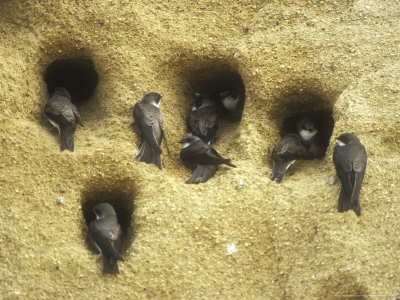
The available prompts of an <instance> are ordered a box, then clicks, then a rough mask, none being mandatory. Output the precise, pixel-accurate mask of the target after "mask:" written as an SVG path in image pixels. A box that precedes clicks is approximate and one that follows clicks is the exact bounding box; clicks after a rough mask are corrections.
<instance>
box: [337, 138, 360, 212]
mask: <svg viewBox="0 0 400 300" xmlns="http://www.w3.org/2000/svg"><path fill="white" fill-rule="evenodd" d="M337 140H338V141H339V144H338V145H336V146H335V148H334V150H333V163H334V164H335V168H336V172H337V174H338V176H339V179H340V181H341V182H342V188H341V190H340V196H339V202H338V211H339V212H344V211H347V210H349V209H353V210H354V211H355V213H356V214H357V216H361V204H360V190H361V184H362V181H363V178H364V173H365V169H366V167H367V153H366V151H365V147H364V145H363V144H361V142H360V140H359V139H358V138H357V136H356V135H355V134H353V133H343V134H341V135H340V136H339V137H338V138H337Z"/></svg>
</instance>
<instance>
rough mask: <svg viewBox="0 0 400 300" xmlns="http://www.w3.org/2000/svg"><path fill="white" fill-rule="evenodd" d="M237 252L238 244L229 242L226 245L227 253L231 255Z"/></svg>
mask: <svg viewBox="0 0 400 300" xmlns="http://www.w3.org/2000/svg"><path fill="white" fill-rule="evenodd" d="M235 252H236V245H235V244H229V245H228V246H227V247H226V255H231V254H233V253H235Z"/></svg>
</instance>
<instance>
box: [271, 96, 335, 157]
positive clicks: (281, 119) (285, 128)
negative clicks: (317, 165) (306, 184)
mask: <svg viewBox="0 0 400 300" xmlns="http://www.w3.org/2000/svg"><path fill="white" fill-rule="evenodd" d="M272 116H273V118H275V119H276V123H277V126H278V128H279V134H280V136H281V137H283V136H285V135H286V134H288V133H298V132H297V125H298V123H299V122H300V121H301V120H302V119H304V118H310V119H312V120H314V122H315V123H316V127H317V128H318V133H317V138H316V143H317V144H318V145H319V146H320V147H321V150H322V153H321V154H320V155H318V157H316V158H323V157H324V156H325V153H326V150H327V148H328V146H329V141H330V138H331V135H332V132H333V128H334V125H335V122H334V119H333V116H332V107H331V105H330V102H328V101H326V100H324V99H321V98H320V97H318V96H316V95H313V94H307V93H302V94H293V95H290V96H287V97H285V98H284V99H282V100H281V101H280V103H279V105H278V109H276V111H275V113H273V114H272Z"/></svg>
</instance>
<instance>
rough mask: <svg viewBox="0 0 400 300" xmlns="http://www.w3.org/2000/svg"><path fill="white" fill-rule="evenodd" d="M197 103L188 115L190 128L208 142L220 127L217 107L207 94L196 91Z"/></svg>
mask: <svg viewBox="0 0 400 300" xmlns="http://www.w3.org/2000/svg"><path fill="white" fill-rule="evenodd" d="M196 98H197V100H196V103H195V104H194V105H193V106H192V110H191V112H190V113H189V117H188V121H187V124H188V127H189V130H190V131H191V132H192V133H193V134H194V135H195V136H198V137H199V138H201V139H202V140H203V141H204V142H206V143H208V142H209V141H211V139H212V138H213V137H214V135H215V133H216V132H217V129H218V118H217V108H216V106H215V103H214V101H212V100H211V99H210V98H208V97H206V96H202V95H200V94H198V93H196Z"/></svg>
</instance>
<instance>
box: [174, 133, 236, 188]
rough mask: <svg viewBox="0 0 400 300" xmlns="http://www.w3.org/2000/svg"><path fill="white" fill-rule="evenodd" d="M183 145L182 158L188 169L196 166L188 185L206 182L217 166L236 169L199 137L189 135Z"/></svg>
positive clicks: (184, 139) (228, 160) (182, 142)
mask: <svg viewBox="0 0 400 300" xmlns="http://www.w3.org/2000/svg"><path fill="white" fill-rule="evenodd" d="M179 143H181V144H182V150H181V153H180V157H181V159H182V161H183V163H184V164H185V165H186V166H188V167H193V166H195V170H194V171H193V174H192V176H191V177H190V179H189V180H188V181H186V183H200V182H206V181H207V180H208V179H210V178H211V177H212V176H213V175H214V174H215V172H216V171H217V166H218V165H220V164H225V165H228V166H230V167H233V168H236V166H235V165H234V164H232V163H231V162H230V161H231V160H230V159H225V158H222V157H221V155H219V154H218V152H217V151H215V150H214V149H213V148H212V147H211V146H210V145H209V144H206V143H204V141H203V140H202V139H200V138H199V137H197V136H194V135H193V136H192V135H187V136H186V137H185V138H183V139H182V140H180V141H179Z"/></svg>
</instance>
